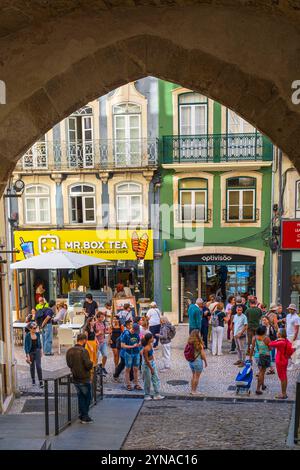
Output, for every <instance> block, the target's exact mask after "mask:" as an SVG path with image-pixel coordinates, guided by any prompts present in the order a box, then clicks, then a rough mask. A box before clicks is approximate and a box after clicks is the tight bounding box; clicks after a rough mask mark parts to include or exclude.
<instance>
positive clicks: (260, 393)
mask: <svg viewBox="0 0 300 470" xmlns="http://www.w3.org/2000/svg"><path fill="white" fill-rule="evenodd" d="M255 393H256V395H262V394H263V392H262V391H261V390H256V392H255Z"/></svg>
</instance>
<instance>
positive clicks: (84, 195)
mask: <svg viewBox="0 0 300 470" xmlns="http://www.w3.org/2000/svg"><path fill="white" fill-rule="evenodd" d="M77 186H81V187H82V190H81V191H77V192H75V191H74V192H72V189H74V188H76V187H77ZM83 186H88V187H90V188H92V189H93V192H92V191H91V192H84V191H83ZM78 197H81V198H82V222H78V212H77V211H78V207H77V198H78ZM87 198H90V199H93V206H94V207H93V210H94V218H93V220H86V211H87V210H88V211H91V210H92V209H89V208H88V209H87V208H86V205H85V201H86V199H87ZM72 199H74V200H75V205H76V207H75V210H76V221H74V220H73V208H72ZM69 211H70V212H69V213H70V217H69V220H70V224H72V225H82V224H95V223H96V194H95V186H93V185H92V184H89V183H79V184H78V183H77V184H74V185H72V186H71V187H70V188H69Z"/></svg>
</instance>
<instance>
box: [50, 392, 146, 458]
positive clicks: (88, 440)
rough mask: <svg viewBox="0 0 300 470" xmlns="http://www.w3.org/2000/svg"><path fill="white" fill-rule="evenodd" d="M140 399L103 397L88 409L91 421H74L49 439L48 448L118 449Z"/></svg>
mask: <svg viewBox="0 0 300 470" xmlns="http://www.w3.org/2000/svg"><path fill="white" fill-rule="evenodd" d="M142 403H143V402H142V400H140V399H136V400H134V399H133V400H131V399H126V398H123V399H118V400H115V399H113V398H107V399H105V400H103V401H99V402H98V404H97V405H96V406H94V407H93V408H92V409H91V412H90V415H91V417H92V418H93V419H94V422H93V423H92V424H88V425H87V424H86V425H85V424H81V423H80V422H79V421H77V422H75V423H73V424H72V426H70V427H69V428H67V429H66V430H65V431H63V432H62V433H61V434H59V435H58V436H56V437H54V438H52V439H51V449H52V450H119V449H120V448H121V447H122V445H123V443H124V441H125V439H126V436H127V434H128V433H129V431H130V429H131V427H132V424H133V422H134V420H135V418H136V416H137V414H138V412H139V410H140V407H141V406H142Z"/></svg>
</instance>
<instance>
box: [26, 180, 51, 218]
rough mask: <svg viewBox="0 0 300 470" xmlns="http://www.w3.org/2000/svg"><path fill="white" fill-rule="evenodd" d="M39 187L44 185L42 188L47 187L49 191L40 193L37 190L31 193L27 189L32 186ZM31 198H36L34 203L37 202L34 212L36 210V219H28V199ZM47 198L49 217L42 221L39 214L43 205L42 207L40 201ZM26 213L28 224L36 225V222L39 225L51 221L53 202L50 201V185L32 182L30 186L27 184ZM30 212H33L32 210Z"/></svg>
mask: <svg viewBox="0 0 300 470" xmlns="http://www.w3.org/2000/svg"><path fill="white" fill-rule="evenodd" d="M38 187H42V188H45V189H47V193H40V192H38V190H36V192H34V193H29V194H27V192H26V191H27V190H28V189H30V188H38ZM29 199H33V200H34V204H35V208H34V212H35V220H30V221H29V220H28V207H27V204H28V200H29ZM42 199H43V200H46V201H47V203H48V204H47V206H48V207H47V211H48V218H47V220H44V221H41V220H40V218H39V217H38V214H40V212H41V210H43V209H41V207H40V201H41V200H42ZM24 203H25V204H24V213H25V222H26V224H28V225H36V224H39V225H48V224H50V223H51V203H50V189H49V187H48V186H46V185H44V184H31V185H29V186H27V188H26V189H25V195H24ZM30 212H32V211H31V210H30Z"/></svg>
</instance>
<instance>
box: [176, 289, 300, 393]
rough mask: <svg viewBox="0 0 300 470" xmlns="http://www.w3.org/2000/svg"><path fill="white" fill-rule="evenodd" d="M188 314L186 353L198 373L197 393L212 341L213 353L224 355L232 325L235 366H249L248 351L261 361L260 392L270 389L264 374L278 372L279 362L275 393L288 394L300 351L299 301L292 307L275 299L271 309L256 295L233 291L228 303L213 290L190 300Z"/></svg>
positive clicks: (258, 383)
mask: <svg viewBox="0 0 300 470" xmlns="http://www.w3.org/2000/svg"><path fill="white" fill-rule="evenodd" d="M188 318H189V332H190V339H189V341H188V345H187V347H186V350H185V354H186V358H187V360H188V361H189V362H190V366H191V369H192V372H193V380H194V382H193V383H192V391H193V392H195V391H196V389H197V386H198V382H199V378H200V375H201V372H202V370H203V364H204V365H205V366H206V365H207V360H206V356H205V350H207V349H208V341H209V340H211V352H212V355H213V356H222V355H223V352H222V346H223V341H224V337H225V334H224V328H225V325H227V339H228V340H229V341H230V340H231V348H230V351H229V352H230V353H231V354H234V353H236V354H237V361H236V362H235V363H234V365H235V366H237V367H244V366H245V363H246V358H247V356H248V359H249V360H250V361H251V362H252V361H253V358H254V359H255V362H256V364H257V366H258V373H257V386H256V394H257V395H261V394H262V393H263V391H264V390H265V389H266V385H265V382H264V378H265V374H268V375H272V374H275V373H276V372H275V369H274V365H276V370H277V375H278V378H279V380H280V383H281V394H278V395H276V398H278V399H286V398H287V370H292V369H293V367H294V366H295V364H296V362H297V352H298V351H297V349H298V350H299V341H298V340H299V339H300V334H299V330H300V317H299V315H298V314H297V308H296V305H294V304H290V305H289V306H288V308H287V312H284V311H283V307H282V305H280V304H278V305H276V304H271V305H270V308H269V309H267V307H266V305H265V304H262V303H260V302H259V301H258V299H257V297H256V296H254V295H249V296H248V297H243V296H236V297H235V296H230V297H229V298H228V301H227V304H226V306H225V305H224V303H223V302H222V299H221V298H218V297H216V296H215V295H211V296H210V297H209V300H208V301H207V302H205V301H204V300H203V299H201V298H198V299H197V300H196V302H195V303H194V304H193V303H191V304H190V305H189V308H188ZM191 345H192V348H191ZM192 349H194V356H193V352H192ZM193 357H194V361H193V360H192V359H193Z"/></svg>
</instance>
